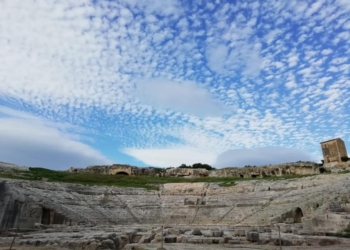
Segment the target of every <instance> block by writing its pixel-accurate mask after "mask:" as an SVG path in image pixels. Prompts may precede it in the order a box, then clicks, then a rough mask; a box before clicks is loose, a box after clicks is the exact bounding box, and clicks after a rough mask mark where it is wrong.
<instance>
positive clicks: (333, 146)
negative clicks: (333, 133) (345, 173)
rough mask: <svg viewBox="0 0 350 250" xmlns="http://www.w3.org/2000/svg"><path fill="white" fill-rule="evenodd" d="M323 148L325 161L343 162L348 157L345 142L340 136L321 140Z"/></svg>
mask: <svg viewBox="0 0 350 250" xmlns="http://www.w3.org/2000/svg"><path fill="white" fill-rule="evenodd" d="M321 148H322V153H323V159H324V162H325V163H330V162H342V161H344V159H347V158H348V153H347V152H346V147H345V143H344V141H343V140H342V139H340V138H335V139H332V140H328V141H324V142H321Z"/></svg>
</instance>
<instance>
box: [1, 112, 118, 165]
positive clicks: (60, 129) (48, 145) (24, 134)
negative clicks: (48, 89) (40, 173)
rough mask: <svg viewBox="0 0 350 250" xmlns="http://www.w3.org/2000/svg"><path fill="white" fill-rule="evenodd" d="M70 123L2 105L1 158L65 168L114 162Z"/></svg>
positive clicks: (21, 162)
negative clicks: (89, 142) (97, 149)
mask: <svg viewBox="0 0 350 250" xmlns="http://www.w3.org/2000/svg"><path fill="white" fill-rule="evenodd" d="M72 130H76V128H74V127H73V126H71V125H68V124H59V123H53V122H48V121H45V120H43V119H40V118H36V117H34V116H31V115H28V114H26V113H24V112H20V111H15V110H12V109H9V108H5V107H2V106H0V138H1V140H0V159H1V160H2V161H6V162H11V163H15V164H18V165H24V166H36V167H47V168H54V169H62V170H65V169H67V168H68V167H71V166H74V167H86V166H87V165H90V164H107V163H111V161H110V160H109V159H107V158H106V157H105V156H103V155H102V154H101V153H99V152H98V151H96V150H95V149H93V148H92V147H90V146H89V145H87V144H85V143H83V142H80V141H79V139H80V140H86V138H84V137H82V136H81V135H79V134H77V133H72V132H69V131H72Z"/></svg>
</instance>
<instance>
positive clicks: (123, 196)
mask: <svg viewBox="0 0 350 250" xmlns="http://www.w3.org/2000/svg"><path fill="white" fill-rule="evenodd" d="M329 167H332V166H329ZM333 167H334V166H333ZM334 169H336V168H334ZM220 171H226V174H227V170H220ZM246 171H248V170H246ZM256 171H257V170H255V173H257V172H256ZM259 171H260V170H259ZM261 171H262V170H261ZM265 172H266V171H265ZM349 191H350V174H348V173H342V174H340V173H328V174H319V175H314V176H310V177H303V178H296V179H285V180H278V181H273V180H261V179H256V180H255V179H254V180H247V181H241V182H237V183H236V185H234V186H231V187H221V186H220V185H219V183H176V184H175V183H168V184H162V185H159V190H146V189H141V188H118V187H104V186H84V185H77V184H64V183H54V182H45V181H26V180H14V179H5V178H3V179H0V229H1V232H0V249H8V248H9V246H10V245H11V243H12V241H13V240H14V239H15V240H14V244H15V246H14V248H16V249H32V248H33V247H34V248H36V249H93V250H95V249H129V250H131V249H134V250H135V249H139V250H141V249H149V250H150V249H154V250H155V249H188V250H190V249H227V248H234V249H280V244H281V247H282V248H283V249H320V248H323V249H350V239H348V238H346V237H347V235H348V234H346V232H347V231H346V230H349V228H350V192H349ZM15 228H20V229H21V230H20V231H18V232H16V230H15ZM279 236H280V237H279ZM335 236H337V237H335ZM339 236H340V237H339ZM341 236H343V237H341Z"/></svg>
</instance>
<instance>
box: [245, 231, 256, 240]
mask: <svg viewBox="0 0 350 250" xmlns="http://www.w3.org/2000/svg"><path fill="white" fill-rule="evenodd" d="M246 237H247V240H248V241H250V242H258V241H259V232H256V231H250V232H248V233H247V236H246Z"/></svg>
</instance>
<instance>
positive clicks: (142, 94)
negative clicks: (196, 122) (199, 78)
mask: <svg viewBox="0 0 350 250" xmlns="http://www.w3.org/2000/svg"><path fill="white" fill-rule="evenodd" d="M135 94H136V97H137V98H138V99H139V100H140V101H141V103H143V104H147V105H151V106H153V107H155V108H159V109H170V110H173V111H179V112H183V113H189V114H192V115H196V116H199V117H203V116H221V115H223V114H224V113H225V111H227V109H226V108H225V107H224V105H223V103H222V102H221V101H219V100H217V99H215V98H214V97H213V96H212V94H211V93H210V92H209V91H208V90H207V89H206V88H204V87H200V86H198V85H197V84H195V83H193V82H189V81H186V82H181V83H180V82H176V81H171V80H166V79H149V80H140V81H138V82H137V84H136V92H135Z"/></svg>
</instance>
